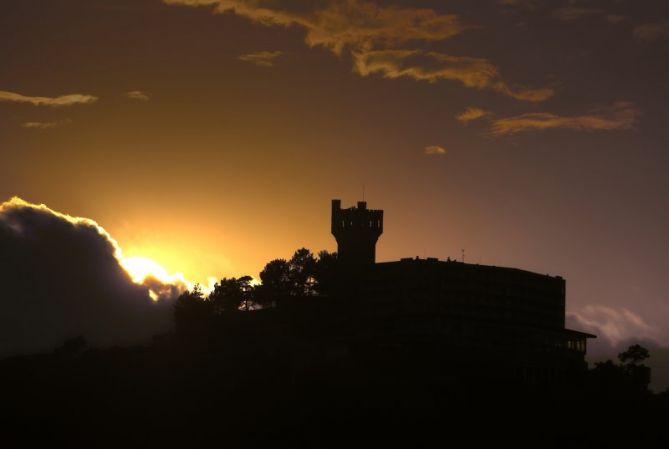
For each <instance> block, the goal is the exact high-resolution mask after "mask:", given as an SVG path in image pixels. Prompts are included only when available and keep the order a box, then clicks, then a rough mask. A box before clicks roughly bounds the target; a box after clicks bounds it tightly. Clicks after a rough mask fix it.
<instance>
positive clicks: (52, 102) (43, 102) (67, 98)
mask: <svg viewBox="0 0 669 449" xmlns="http://www.w3.org/2000/svg"><path fill="white" fill-rule="evenodd" d="M2 101H6V102H11V103H29V104H32V105H34V106H53V107H61V106H72V105H75V104H87V103H95V102H96V101H98V98H97V97H94V96H93V95H84V94H70V95H61V96H59V97H30V96H26V95H21V94H17V93H14V92H8V91H5V90H0V102H2Z"/></svg>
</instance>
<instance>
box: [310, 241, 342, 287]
mask: <svg viewBox="0 0 669 449" xmlns="http://www.w3.org/2000/svg"><path fill="white" fill-rule="evenodd" d="M314 281H315V283H314V290H315V291H316V293H318V294H319V295H323V296H332V295H333V294H334V293H335V290H336V288H337V253H336V252H333V253H330V252H328V251H325V250H323V251H321V252H319V253H318V260H316V264H315V266H314Z"/></svg>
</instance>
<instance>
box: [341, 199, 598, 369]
mask: <svg viewBox="0 0 669 449" xmlns="http://www.w3.org/2000/svg"><path fill="white" fill-rule="evenodd" d="M382 232H383V211H382V210H370V209H367V204H366V203H365V202H358V204H357V207H351V208H347V209H342V208H341V202H340V201H339V200H333V201H332V234H333V235H334V236H335V238H336V240H337V248H338V254H339V263H340V267H341V268H342V270H343V273H344V274H345V276H348V279H349V282H350V283H354V284H355V291H356V295H355V296H356V298H357V299H356V301H357V304H356V309H357V310H358V312H359V313H360V314H362V315H363V316H364V317H365V318H364V319H365V322H367V323H372V324H371V325H370V326H369V330H368V331H367V333H368V337H369V338H371V339H372V340H373V339H375V338H376V339H377V340H378V342H380V343H382V344H384V345H388V344H391V345H393V344H394V345H396V347H399V348H405V349H407V350H410V351H413V350H415V348H417V347H420V348H421V349H420V350H421V351H424V350H425V349H426V348H430V347H432V353H431V355H430V357H433V358H434V357H436V358H437V359H438V358H439V357H441V355H440V354H444V353H448V354H450V356H453V355H454V354H457V357H459V358H460V360H462V361H463V362H464V363H465V364H468V365H469V366H477V367H478V369H479V370H483V371H485V372H488V373H492V372H494V373H495V376H500V375H501V376H506V377H510V378H516V379H521V380H523V381H525V382H535V381H536V382H546V381H548V382H553V381H556V382H559V381H560V380H562V379H565V378H567V377H569V376H572V375H575V374H578V373H582V372H584V371H585V370H586V369H587V363H586V362H585V353H586V345H587V339H588V338H594V337H595V336H594V335H591V334H587V333H583V332H578V331H575V330H570V329H567V328H565V292H566V288H565V287H566V283H565V280H564V279H563V278H562V277H560V276H549V275H542V274H538V273H533V272H530V271H526V270H521V269H517V268H507V267H496V266H488V265H479V264H468V263H464V262H461V261H456V260H451V259H448V260H445V261H441V260H438V259H436V258H427V259H419V258H418V257H416V258H404V259H401V260H399V261H395V262H381V263H377V262H376V259H375V254H376V251H375V247H376V242H377V241H378V238H379V237H380V236H381V234H382ZM351 279H352V281H351ZM374 323H375V324H374ZM374 330H376V332H375V331H374Z"/></svg>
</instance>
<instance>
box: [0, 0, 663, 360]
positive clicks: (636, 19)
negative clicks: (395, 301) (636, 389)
mask: <svg viewBox="0 0 669 449" xmlns="http://www.w3.org/2000/svg"><path fill="white" fill-rule="evenodd" d="M667 69H669V3H667V2H666V1H664V0H607V1H598V0H553V1H548V0H487V1H486V0H482V1H477V2H471V1H466V0H449V1H436V0H433V1H429V0H413V1H408V0H393V1H381V0H374V1H372V0H323V1H321V0H316V1H312V2H302V1H297V0H248V1H244V0H114V1H112V0H106V1H105V0H57V1H53V0H0V156H1V158H0V161H1V163H0V201H9V200H10V199H11V198H12V197H20V198H21V199H23V200H25V201H26V202H28V203H30V204H45V205H47V206H48V207H49V208H50V210H53V211H58V212H62V213H64V214H68V216H72V217H86V218H89V219H92V220H95V223H96V225H99V226H100V227H101V228H103V229H104V230H105V232H107V233H108V234H109V235H110V236H111V237H113V239H114V240H115V242H117V244H118V246H119V247H120V248H122V251H123V254H124V255H125V256H127V257H144V258H147V259H151V260H154V261H155V262H157V263H159V264H160V265H162V266H163V267H164V268H165V270H166V271H167V272H168V273H175V272H180V273H183V276H184V277H185V279H187V280H190V281H192V282H201V283H203V284H207V283H208V282H209V281H208V279H209V278H211V277H213V278H215V279H219V278H221V277H223V276H240V275H245V274H250V275H252V276H255V277H257V276H258V273H259V272H260V270H261V269H262V267H263V266H264V264H265V263H266V262H267V261H269V260H270V259H273V258H278V257H283V258H287V257H290V255H291V254H292V253H293V251H294V250H295V249H297V248H300V247H307V248H310V249H312V250H313V251H318V250H321V249H328V250H335V249H336V244H335V241H334V238H333V237H332V236H331V235H330V233H329V219H330V217H329V214H330V200H331V199H333V198H340V199H341V200H342V201H343V206H347V205H353V204H354V203H355V201H357V200H360V199H362V197H363V195H364V198H365V200H367V202H368V204H369V207H371V208H378V209H383V210H384V211H385V225H384V235H383V236H382V237H381V238H380V240H379V243H378V245H377V258H378V260H380V261H387V260H396V259H399V258H401V257H407V256H421V257H428V256H429V257H439V258H443V259H445V258H447V257H451V258H461V257H462V250H463V249H464V255H465V256H464V257H465V260H466V262H471V263H481V264H489V265H499V266H512V267H518V268H523V269H527V270H530V271H536V272H539V273H546V274H551V275H560V276H563V277H564V278H565V279H566V281H567V310H568V313H569V314H570V323H571V324H572V325H573V326H574V327H576V328H581V329H584V330H591V331H596V333H598V335H600V336H603V337H604V339H603V340H602V341H605V342H606V343H607V344H610V345H612V346H616V345H620V344H622V343H624V342H626V341H628V340H629V339H630V338H637V339H643V340H647V341H653V342H656V343H657V344H659V345H660V346H669V329H668V328H667V325H666V323H667V322H669V294H668V289H667V286H666V282H665V273H666V270H667V267H669V239H668V238H667V236H666V232H667V231H666V230H667V229H668V228H669V227H668V226H667V225H668V224H669V208H667V207H666V203H667V201H666V198H667V194H668V193H669V178H668V177H667V176H666V171H667V170H666V169H667V166H668V165H669V154H667V151H666V150H667V148H668V147H669V145H668V144H669V131H668V130H667V126H666V123H667V119H668V115H667V112H666V109H665V108H666V103H667V100H668V99H669V87H668V85H667V82H666V74H667V73H668V70H667ZM363 192H364V193H363ZM600 340H601V339H600ZM668 366H669V365H668Z"/></svg>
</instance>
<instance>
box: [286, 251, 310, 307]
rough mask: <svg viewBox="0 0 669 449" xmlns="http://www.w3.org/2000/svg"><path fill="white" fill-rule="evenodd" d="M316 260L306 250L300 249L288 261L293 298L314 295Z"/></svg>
mask: <svg viewBox="0 0 669 449" xmlns="http://www.w3.org/2000/svg"><path fill="white" fill-rule="evenodd" d="M315 267H316V258H315V257H314V255H313V254H312V252H311V251H309V250H308V249H306V248H300V249H298V250H297V251H295V253H294V254H293V257H291V258H290V260H289V261H288V277H289V279H290V290H291V291H290V294H291V295H292V296H312V295H313V294H314V288H313V287H314V269H315Z"/></svg>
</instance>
